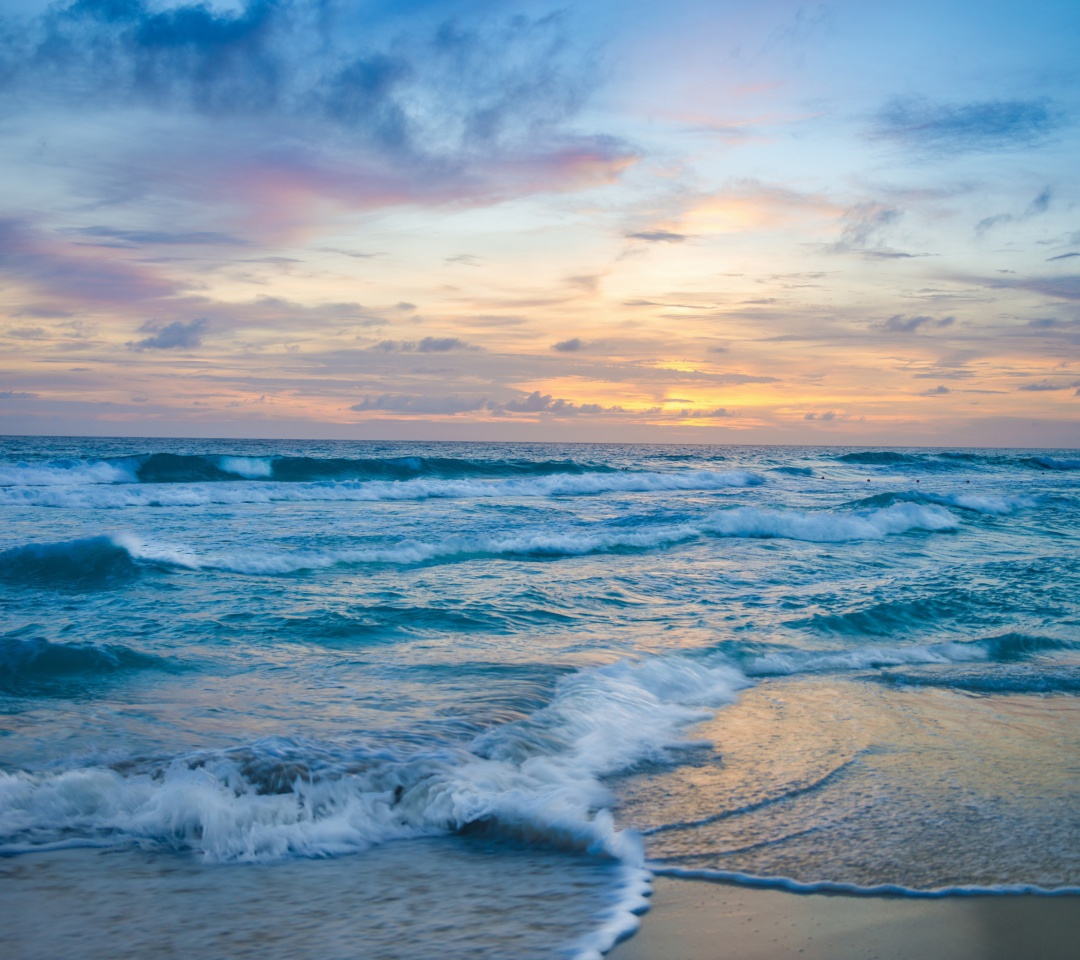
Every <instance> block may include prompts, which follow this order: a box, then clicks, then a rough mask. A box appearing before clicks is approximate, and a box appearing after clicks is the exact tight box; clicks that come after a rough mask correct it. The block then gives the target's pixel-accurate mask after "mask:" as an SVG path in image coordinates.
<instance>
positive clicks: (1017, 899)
mask: <svg viewBox="0 0 1080 960" xmlns="http://www.w3.org/2000/svg"><path fill="white" fill-rule="evenodd" d="M1078 943H1080V895H1077V894H1072V893H1070V894H1059V895H1050V896H1045V895H1043V896H1040V895H1037V894H987V895H977V894H974V895H960V896H946V897H933V898H930V897H904V896H866V895H851V894H842V893H793V892H791V891H787V890H779V889H775V888H766V887H749V886H741V885H737V884H733V883H726V882H719V881H709V880H703V879H689V878H676V877H662V876H661V877H656V878H654V880H653V896H652V906H651V908H650V910H649V912H648V913H646V914H645V915H644V916H643V917H642V918H641V926H640V927H639V928H638V931H637V932H636V933H635V934H634V935H633V936H632V937H630V938H628V939H627V940H624V941H622V942H621V943H620V944H618V945H617V946H616V947H615V948H614V949H613V950H612V951H611V952H610V953H609V954H608V957H609V958H610V960H777V958H785V957H791V958H793V960H794V958H797V960H1025V958H1038V960H1073V958H1075V957H1076V951H1077V944H1078Z"/></svg>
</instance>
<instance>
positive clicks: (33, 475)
mask: <svg viewBox="0 0 1080 960" xmlns="http://www.w3.org/2000/svg"><path fill="white" fill-rule="evenodd" d="M607 472H612V473H615V472H618V471H616V470H614V469H613V468H611V467H605V466H602V465H596V464H591V465H585V464H581V463H577V462H575V461H573V460H543V461H535V460H467V459H459V458H454V457H391V458H382V459H380V458H359V459H353V458H347V457H328V458H323V457H289V456H264V457H251V456H229V455H213V454H176V453H149V454H141V455H137V456H127V457H115V458H112V459H105V460H55V461H49V462H45V463H25V462H22V463H15V464H0V486H68V485H73V484H80V485H81V484H117V483H200V482H223V481H235V480H238V479H242V480H270V481H275V482H278V483H310V482H314V481H326V480H413V479H417V478H420V477H429V478H438V479H465V478H473V479H501V478H513V477H519V478H525V477H542V476H549V475H557V474H568V475H575V474H582V473H607Z"/></svg>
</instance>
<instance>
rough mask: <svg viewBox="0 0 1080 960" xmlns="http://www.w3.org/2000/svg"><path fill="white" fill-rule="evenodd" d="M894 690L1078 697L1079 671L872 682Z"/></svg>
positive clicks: (926, 675) (1041, 669) (1044, 669)
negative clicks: (917, 689)
mask: <svg viewBox="0 0 1080 960" xmlns="http://www.w3.org/2000/svg"><path fill="white" fill-rule="evenodd" d="M874 679H875V680H877V681H878V682H879V683H886V684H889V685H890V686H897V687H945V688H948V689H952V690H966V691H968V692H969V693H985V694H999V695H1001V694H1054V693H1071V694H1076V693H1080V667H1077V666H1046V665H1040V666H1027V665H1024V666H1020V667H1015V666H1014V667H1010V668H1009V669H1005V670H994V671H978V672H975V671H955V670H949V671H946V672H940V673H939V672H919V673H913V672H910V671H908V672H901V671H897V670H889V671H886V672H883V673H882V674H881V675H880V676H877V677H875V678H874Z"/></svg>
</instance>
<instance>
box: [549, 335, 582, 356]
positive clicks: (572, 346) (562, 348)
mask: <svg viewBox="0 0 1080 960" xmlns="http://www.w3.org/2000/svg"><path fill="white" fill-rule="evenodd" d="M584 347H585V341H584V340H582V339H581V338H580V337H574V338H573V339H571V340H560V341H559V342H558V343H553V344H552V345H551V349H552V350H558V351H559V353H577V352H578V351H579V350H582V349H584Z"/></svg>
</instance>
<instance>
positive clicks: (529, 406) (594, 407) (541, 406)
mask: <svg viewBox="0 0 1080 960" xmlns="http://www.w3.org/2000/svg"><path fill="white" fill-rule="evenodd" d="M491 411H492V412H493V413H551V414H561V415H564V416H565V415H575V414H579V413H622V412H623V408H622V407H604V406H601V405H600V404H599V403H574V402H573V401H572V400H561V399H556V398H554V397H552V396H551V394H549V393H545V394H541V393H540V391H539V390H534V391H533V392H532V393H530V394H524V395H522V396H520V397H516V398H515V399H513V400H507V401H505V402H504V403H499V404H492V405H491Z"/></svg>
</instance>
